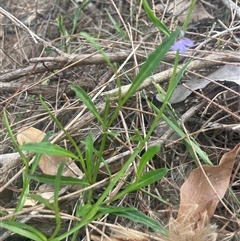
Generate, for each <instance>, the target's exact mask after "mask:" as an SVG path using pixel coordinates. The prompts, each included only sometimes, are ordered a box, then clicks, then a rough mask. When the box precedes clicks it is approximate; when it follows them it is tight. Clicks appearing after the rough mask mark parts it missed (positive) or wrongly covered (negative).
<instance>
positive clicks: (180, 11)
mask: <svg viewBox="0 0 240 241" xmlns="http://www.w3.org/2000/svg"><path fill="white" fill-rule="evenodd" d="M190 2H191V1H190V0H175V1H174V3H173V1H172V2H171V3H170V4H169V6H168V12H169V13H172V14H174V15H177V16H178V20H179V21H180V22H181V23H184V22H185V20H186V17H187V14H188V11H189V6H190ZM203 19H213V16H212V15H211V14H209V13H208V12H207V11H206V9H205V8H204V7H203V5H202V3H201V1H197V2H196V5H195V8H194V10H193V14H192V15H191V19H190V23H196V22H198V21H201V20H203Z"/></svg>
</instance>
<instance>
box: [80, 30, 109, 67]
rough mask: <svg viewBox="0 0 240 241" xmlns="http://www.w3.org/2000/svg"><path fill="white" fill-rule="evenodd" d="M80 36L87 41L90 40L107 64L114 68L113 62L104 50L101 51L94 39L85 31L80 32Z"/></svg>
mask: <svg viewBox="0 0 240 241" xmlns="http://www.w3.org/2000/svg"><path fill="white" fill-rule="evenodd" d="M81 36H82V37H84V38H85V39H86V40H87V41H88V42H90V43H91V44H92V45H93V46H94V47H95V48H96V49H97V51H98V52H99V53H100V54H101V55H102V56H103V58H104V59H105V61H106V62H107V64H108V65H109V66H110V67H111V68H112V70H114V66H113V64H112V63H111V61H110V59H109V57H108V56H107V55H106V54H105V52H104V51H103V49H102V47H101V46H100V45H99V43H98V42H96V41H95V39H94V38H93V37H91V36H90V35H89V34H87V33H84V32H82V33H81Z"/></svg>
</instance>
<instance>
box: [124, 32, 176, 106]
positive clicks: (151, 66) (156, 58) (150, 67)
mask: <svg viewBox="0 0 240 241" xmlns="http://www.w3.org/2000/svg"><path fill="white" fill-rule="evenodd" d="M178 35H179V30H177V31H175V32H173V33H172V34H170V36H169V37H168V38H166V39H165V40H164V41H163V42H162V44H161V45H160V46H159V47H157V49H156V50H155V51H154V52H153V53H152V54H150V55H149V57H148V59H147V60H146V62H145V63H144V64H143V66H142V67H141V69H140V71H139V73H138V75H137V76H136V78H135V79H134V80H133V83H132V85H131V87H130V88H129V90H128V92H127V93H126V95H125V97H124V99H123V101H122V104H123V103H125V102H126V101H127V100H128V99H129V98H130V97H131V96H132V95H133V94H134V93H135V91H136V90H137V88H138V87H139V86H140V85H141V84H142V82H143V81H144V80H145V79H146V78H147V77H149V76H150V75H151V74H152V71H154V70H155V69H156V68H157V67H158V66H159V64H160V62H161V61H162V59H163V58H164V56H165V55H166V53H167V52H168V51H169V49H170V48H171V47H172V45H173V44H174V42H175V40H176V38H177V37H178Z"/></svg>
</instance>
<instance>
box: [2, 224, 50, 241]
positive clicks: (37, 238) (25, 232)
mask: <svg viewBox="0 0 240 241" xmlns="http://www.w3.org/2000/svg"><path fill="white" fill-rule="evenodd" d="M0 227H2V228H5V229H8V230H10V231H12V232H13V233H16V234H19V235H21V236H23V237H26V238H29V239H31V240H34V241H47V237H46V236H45V235H44V234H43V233H41V232H40V231H38V230H37V229H36V228H34V227H32V226H30V225H27V224H25V223H19V222H15V221H1V222H0Z"/></svg>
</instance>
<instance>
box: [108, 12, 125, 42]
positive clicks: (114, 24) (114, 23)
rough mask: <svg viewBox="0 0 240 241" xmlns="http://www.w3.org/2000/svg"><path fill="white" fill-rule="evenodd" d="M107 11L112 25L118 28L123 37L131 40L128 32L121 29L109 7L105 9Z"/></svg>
mask: <svg viewBox="0 0 240 241" xmlns="http://www.w3.org/2000/svg"><path fill="white" fill-rule="evenodd" d="M105 11H106V12H107V15H108V17H109V19H110V21H111V22H112V25H113V26H114V28H115V29H116V31H117V32H118V33H119V34H120V36H121V37H122V38H124V39H125V40H129V37H128V36H127V34H126V33H125V32H124V31H123V30H122V29H121V27H120V26H119V25H118V23H117V22H116V21H115V19H114V18H113V17H112V15H111V14H110V13H109V12H108V10H107V9H105Z"/></svg>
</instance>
